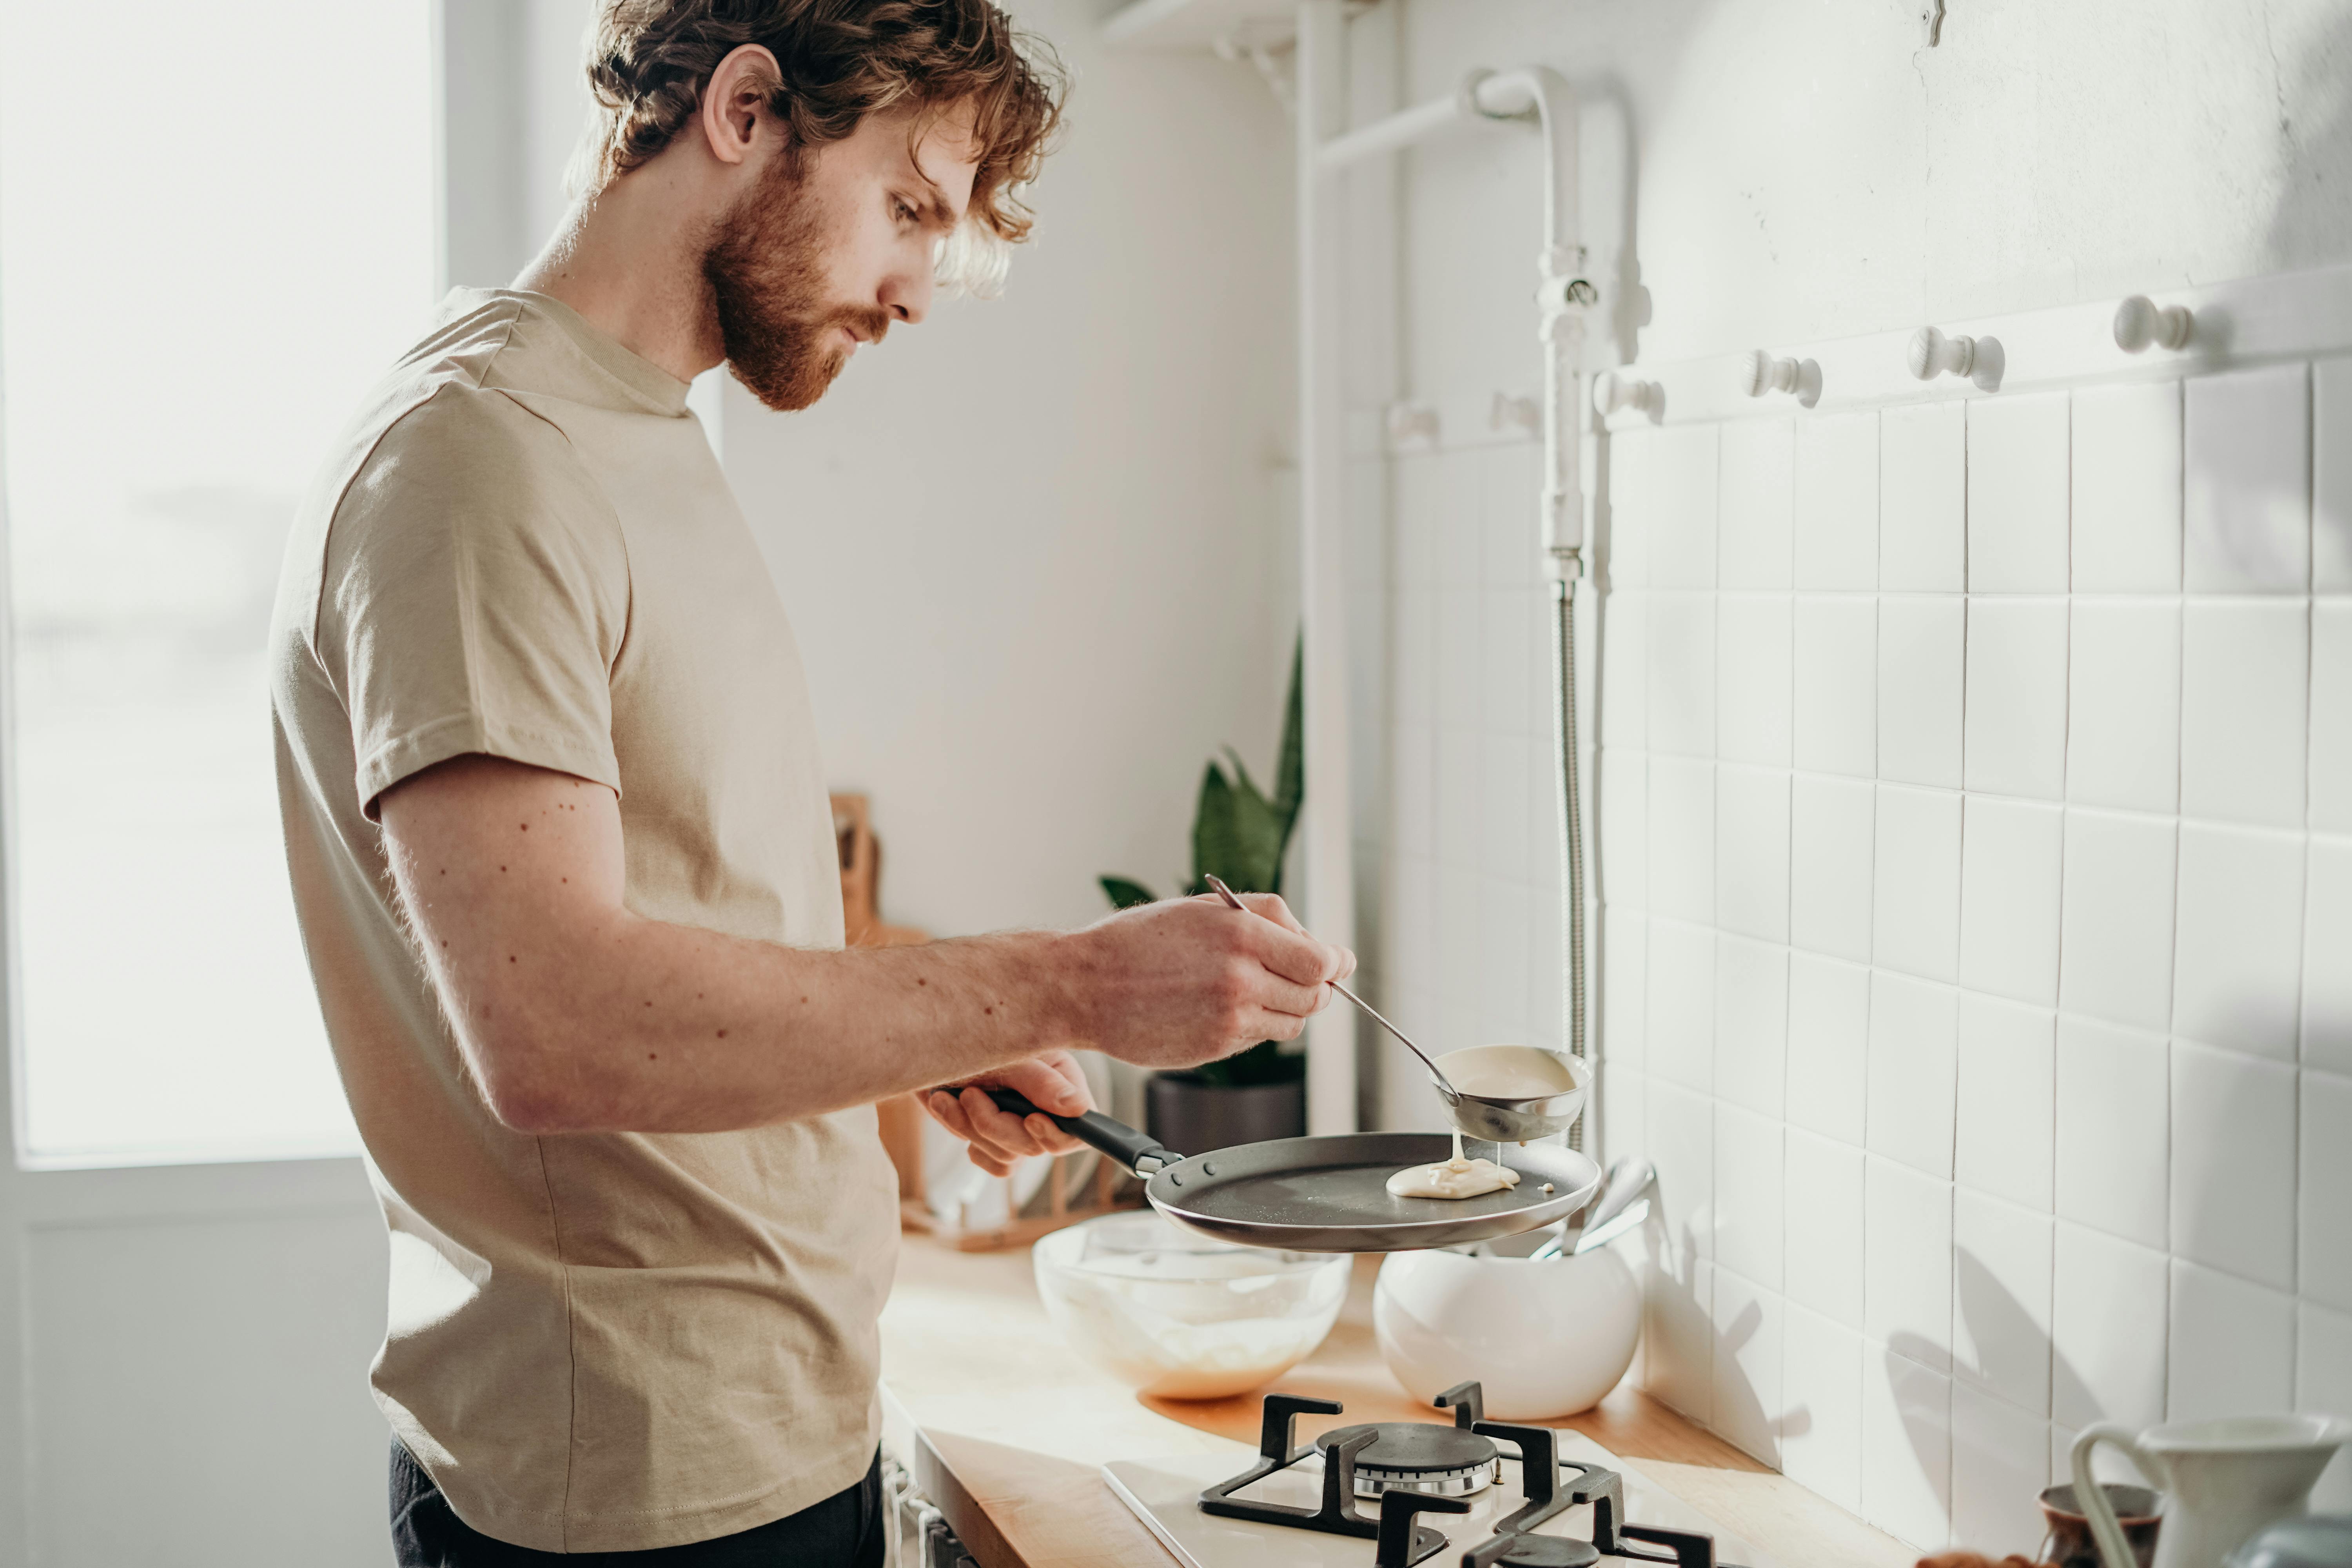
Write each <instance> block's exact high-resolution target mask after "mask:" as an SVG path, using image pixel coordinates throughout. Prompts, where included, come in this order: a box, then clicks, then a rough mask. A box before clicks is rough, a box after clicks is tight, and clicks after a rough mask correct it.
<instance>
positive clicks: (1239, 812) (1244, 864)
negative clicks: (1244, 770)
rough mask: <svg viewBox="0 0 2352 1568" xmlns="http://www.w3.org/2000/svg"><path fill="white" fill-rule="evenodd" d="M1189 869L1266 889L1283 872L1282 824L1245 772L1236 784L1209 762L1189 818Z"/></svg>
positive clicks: (1245, 888)
mask: <svg viewBox="0 0 2352 1568" xmlns="http://www.w3.org/2000/svg"><path fill="white" fill-rule="evenodd" d="M1192 874H1193V877H1194V879H1195V880H1196V881H1200V882H1203V883H1205V882H1206V881H1207V879H1208V878H1209V877H1210V876H1212V875H1214V876H1216V877H1218V878H1221V879H1223V881H1224V882H1225V884H1226V885H1227V886H1229V887H1231V888H1232V889H1234V891H1235V892H1237V893H1270V892H1273V891H1274V890H1275V885H1276V882H1277V881H1278V880H1279V879H1280V878H1281V874H1282V825H1281V823H1280V821H1279V820H1278V819H1277V818H1276V816H1275V812H1274V807H1273V806H1272V805H1268V804H1267V802H1266V799H1265V796H1264V795H1260V794H1259V793H1258V792H1257V789H1256V787H1255V785H1253V784H1249V783H1248V781H1247V778H1246V776H1244V780H1243V782H1242V783H1241V784H1238V785H1236V784H1234V782H1233V781H1231V780H1229V779H1227V778H1226V777H1225V774H1224V771H1223V769H1221V768H1219V767H1218V766H1217V764H1216V763H1210V764H1209V765H1208V767H1207V768H1206V769H1205V770H1204V771H1203V772H1202V775H1201V801H1200V805H1199V808H1198V809H1197V811H1196V812H1195V813H1194V816H1193V818H1192Z"/></svg>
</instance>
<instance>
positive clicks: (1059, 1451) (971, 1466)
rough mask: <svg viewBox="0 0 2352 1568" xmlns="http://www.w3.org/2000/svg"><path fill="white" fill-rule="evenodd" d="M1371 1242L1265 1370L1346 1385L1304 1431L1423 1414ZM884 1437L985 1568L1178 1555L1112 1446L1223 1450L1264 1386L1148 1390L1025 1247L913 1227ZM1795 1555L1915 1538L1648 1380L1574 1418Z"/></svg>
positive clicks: (1796, 1565)
mask: <svg viewBox="0 0 2352 1568" xmlns="http://www.w3.org/2000/svg"><path fill="white" fill-rule="evenodd" d="M1378 1261H1379V1260H1378V1259H1377V1258H1364V1259H1360V1261H1359V1266H1358V1268H1357V1271H1356V1277H1355V1279H1354V1282H1353V1288H1352V1289H1351V1290H1350V1292H1349V1299H1348V1304H1347V1306H1346V1308H1345V1309H1344V1310H1342V1312H1341V1314H1340V1318H1339V1326H1338V1327H1337V1328H1335V1329H1333V1330H1332V1331H1331V1337H1330V1338H1329V1339H1328V1340H1326V1341H1325V1342H1324V1343H1323V1347H1322V1348H1321V1349H1320V1350H1318V1352H1316V1353H1315V1355H1314V1356H1313V1357H1312V1358H1311V1359H1309V1360H1308V1361H1307V1362H1304V1363H1301V1364H1299V1365H1298V1366H1296V1367H1294V1368H1292V1369H1291V1370H1290V1372H1288V1373H1286V1374H1285V1375H1284V1376H1282V1377H1281V1378H1279V1379H1277V1380H1276V1382H1275V1383H1274V1384H1272V1386H1273V1387H1274V1388H1275V1389H1277V1390H1279V1391H1281V1392H1283V1393H1286V1394H1307V1395H1313V1396H1315V1397H1318V1398H1325V1399H1336V1400H1339V1401H1340V1402H1341V1403H1342V1404H1344V1405H1346V1406H1347V1414H1346V1415H1344V1416H1341V1417H1334V1418H1326V1417H1316V1416H1301V1417H1300V1418H1299V1423H1298V1434H1299V1439H1300V1440H1301V1441H1302V1442H1303V1441H1306V1440H1307V1438H1308V1437H1309V1436H1312V1435H1313V1434H1315V1433H1318V1432H1320V1431H1321V1430H1323V1429H1324V1428H1325V1427H1327V1426H1334V1425H1338V1424H1339V1423H1340V1422H1342V1421H1377V1420H1427V1419H1429V1418H1430V1414H1431V1413H1430V1412H1429V1411H1427V1410H1425V1409H1423V1408H1422V1407H1421V1406H1419V1405H1414V1404H1412V1402H1411V1401H1410V1400H1409V1399H1408V1398H1407V1397H1406V1395H1405V1394H1404V1392H1403V1391H1402V1389H1400V1388H1399V1387H1398V1386H1397V1385H1396V1383H1395V1381H1394V1380H1393V1379H1391V1377H1390V1376H1389V1373H1388V1369H1387V1368H1386V1367H1384V1366H1382V1365H1381V1359H1380V1352H1379V1349H1378V1347H1377V1346H1376V1345H1375V1344H1374V1342H1373V1339H1372V1327H1371V1281H1372V1275H1373V1273H1374V1272H1375V1269H1376V1268H1377V1265H1378ZM882 1374H883V1393H884V1402H885V1413H886V1430H885V1436H884V1442H885V1444H886V1445H887V1447H890V1449H891V1450H892V1452H893V1453H895V1454H897V1455H898V1456H899V1458H901V1459H902V1460H904V1461H905V1462H907V1463H908V1467H909V1468H911V1469H912V1470H913V1471H914V1472H915V1477H916V1485H917V1486H918V1487H919V1489H921V1490H922V1492H923V1493H924V1495H925V1496H927V1497H929V1499H930V1500H932V1501H933V1502H934V1503H936V1504H938V1505H939V1508H940V1511H941V1512H942V1513H943V1514H945V1515H946V1517H947V1521H948V1524H949V1526H950V1528H951V1529H953V1530H954V1531H955V1532H956V1534H957V1535H958V1536H959V1537H961V1539H962V1541H963V1542H964V1545H965V1547H966V1548H967V1549H968V1550H969V1551H970V1552H971V1554H972V1556H973V1557H974V1558H975V1559H976V1560H977V1561H978V1562H979V1563H980V1565H981V1568H1049V1565H1059V1564H1076V1563H1095V1564H1114V1565H1118V1568H1171V1559H1170V1557H1169V1555H1168V1553H1167V1552H1166V1550H1165V1549H1163V1548H1162V1547H1161V1546H1160V1543H1159V1542H1157V1541H1156V1540H1154V1539H1153V1538H1152V1536H1151V1534H1150V1532H1149V1531H1146V1530H1145V1529H1144V1527H1143V1525H1142V1523H1141V1521H1139V1520H1137V1519H1136V1518H1135V1516H1134V1515H1133V1514H1131V1513H1129V1511H1128V1510H1127V1508H1126V1507H1125V1505H1123V1504H1122V1503H1120V1502H1119V1500H1118V1499H1117V1498H1116V1497H1114V1496H1113V1495H1112V1494H1111V1491H1110V1489H1109V1488H1108V1486H1106V1485H1104V1483H1103V1480H1102V1478H1101V1475H1100V1473H1099V1469H1098V1467H1099V1466H1100V1465H1101V1464H1102V1462H1103V1461H1104V1460H1106V1459H1110V1458H1157V1457H1161V1456H1167V1455H1174V1454H1182V1453H1202V1452H1223V1453H1226V1454H1229V1455H1230V1456H1231V1458H1233V1460H1234V1469H1236V1470H1239V1469H1240V1468H1243V1466H1244V1464H1246V1463H1247V1461H1248V1458H1249V1456H1250V1455H1251V1454H1252V1453H1253V1452H1255V1447H1256V1443H1257V1424H1258V1414H1257V1412H1258V1395H1257V1394H1249V1395H1246V1396H1244V1397H1242V1398H1237V1399H1224V1400H1213V1401H1207V1402H1197V1403H1196V1402H1185V1401H1176V1400H1149V1401H1147V1400H1142V1399H1139V1398H1138V1397H1137V1395H1136V1394H1134V1393H1132V1392H1131V1391H1130V1390H1129V1389H1128V1388H1127V1387H1126V1386H1124V1385H1123V1384H1119V1383H1118V1382H1116V1381H1114V1380H1113V1379H1112V1378H1111V1377H1110V1376H1108V1374H1107V1373H1101V1372H1098V1371H1097V1370H1096V1369H1095V1368H1094V1367H1093V1366H1092V1365H1091V1364H1089V1363H1087V1362H1085V1361H1083V1360H1082V1359H1080V1358H1079V1357H1078V1356H1077V1355H1076V1354H1075V1353H1074V1352H1071V1351H1070V1350H1069V1349H1068V1348H1067V1347H1066V1345H1064V1344H1063V1343H1062V1342H1061V1338H1060V1336H1059V1334H1058V1333H1057V1332H1056V1331H1055V1329H1054V1327H1053V1325H1052V1323H1051V1322H1050V1321H1048V1320H1047V1318H1046V1316H1045V1307H1044V1305H1043V1304H1042V1303H1041V1302H1040V1301H1039V1300H1037V1292H1036V1287H1035V1285H1034V1281H1033V1279H1032V1277H1031V1274H1030V1268H1029V1255H1028V1253H1027V1252H1026V1251H1021V1252H1001V1253H959V1252H953V1251H950V1250H948V1249H947V1248H944V1247H938V1246H935V1245H932V1244H930V1243H928V1242H926V1241H924V1240H923V1239H922V1238H920V1237H911V1236H910V1237H908V1238H907V1245H906V1247H905V1249H904V1251H903V1253H902V1255H901V1257H900V1259H899V1264H898V1285H897V1288H896V1289H894V1290H893V1291H892V1292H891V1296H890V1302H889V1305H888V1307H887V1309H885V1310H884V1311H883V1314H882ZM1549 1425H1552V1426H1570V1427H1573V1428H1575V1429H1576V1430H1578V1431H1580V1432H1582V1433H1584V1434H1585V1435H1586V1436H1590V1437H1591V1439H1592V1440H1593V1441H1594V1442H1596V1443H1599V1444H1601V1446H1602V1447H1605V1448H1608V1449H1610V1450H1611V1451H1612V1452H1613V1453H1616V1454H1619V1455H1622V1457H1624V1458H1628V1459H1633V1460H1637V1461H1639V1462H1640V1464H1641V1468H1643V1470H1644V1471H1645V1472H1647V1473H1648V1474H1649V1475H1650V1477H1651V1478H1652V1479H1654V1480H1655V1481H1656V1482H1657V1483H1658V1484H1659V1485H1661V1486H1663V1487H1664V1488H1666V1489H1669V1490H1671V1491H1673V1492H1675V1493H1676V1494H1677V1495H1679V1496H1680V1497H1681V1498H1682V1499H1683V1500H1685V1501H1686V1502H1688V1503H1690V1504H1691V1506H1693V1507H1694V1508H1696V1509H1699V1510H1702V1511H1704V1512H1706V1514H1708V1515H1710V1516H1711V1517H1713V1518H1714V1519H1716V1520H1717V1521H1720V1522H1721V1523H1722V1524H1723V1525H1724V1526H1725V1527H1726V1528H1727V1529H1729V1530H1732V1531H1737V1532H1738V1533H1739V1534H1741V1535H1744V1536H1746V1537H1747V1538H1748V1540H1749V1541H1751V1542H1754V1543H1755V1544H1756V1545H1757V1546H1758V1547H1759V1548H1761V1549H1762V1550H1763V1551H1765V1552H1769V1553H1770V1554H1771V1555H1772V1556H1774V1557H1775V1558H1777V1559H1779V1560H1780V1562H1781V1563H1784V1564H1788V1565H1790V1568H1837V1565H1851V1568H1912V1564H1913V1563H1916V1561H1917V1553H1916V1552H1912V1551H1911V1550H1910V1549H1908V1548H1907V1547H1905V1546H1904V1545H1902V1544H1901V1543H1900V1542H1896V1541H1895V1539H1894V1538H1893V1537H1891V1536H1887V1535H1885V1534H1882V1533H1880V1532H1879V1531H1876V1530H1874V1529H1872V1528H1871V1527H1870V1526H1868V1525H1866V1524H1864V1523H1863V1522H1862V1521H1860V1520H1858V1519H1856V1518H1854V1517H1853V1515H1852V1514H1849V1513H1847V1512H1846V1511H1844V1510H1843V1509H1840V1508H1838V1507H1837V1506H1836V1505H1835V1504H1833V1503H1831V1502H1828V1501H1826V1500H1823V1499H1822V1498H1821V1497H1819V1496H1817V1495H1815V1494H1814V1493H1812V1492H1811V1491H1808V1490H1806V1489H1804V1488H1803V1487H1801V1486H1799V1485H1797V1483H1795V1482H1794V1481H1790V1480H1788V1479H1784V1478H1782V1477H1781V1476H1779V1475H1777V1474H1775V1473H1773V1472H1772V1471H1769V1470H1768V1469H1766V1468H1764V1467H1762V1466H1760V1465H1759V1464H1758V1463H1756V1461H1755V1460H1753V1459H1750V1458H1748V1456H1746V1455H1745V1454H1742V1453H1740V1452H1739V1451H1738V1449H1736V1448H1734V1447H1731V1446H1730V1445H1728V1444H1727V1443H1725V1442H1724V1441H1722V1440H1721V1439H1720V1438H1718V1437H1716V1436H1713V1435H1712V1434H1710V1433H1707V1432H1705V1431H1702V1430H1700V1429H1699V1428H1698V1427H1696V1426H1692V1425H1691V1424H1690V1423H1689V1422H1687V1421H1685V1420H1684V1419H1683V1418H1682V1417H1681V1416H1679V1415H1675V1413H1674V1412H1673V1411H1671V1410H1669V1409H1667V1408H1666V1407H1665V1406H1664V1405H1661V1404H1659V1403H1658V1402H1657V1401H1655V1400H1654V1399H1652V1398H1650V1397H1649V1396H1648V1395H1647V1394H1643V1393H1642V1392H1641V1391H1640V1390H1639V1389H1636V1388H1633V1387H1631V1386H1624V1387H1620V1388H1619V1389H1618V1390H1617V1391H1616V1392H1615V1393H1614V1394H1611V1395H1610V1396H1609V1397H1608V1398H1607V1399H1605V1400H1603V1401H1602V1402H1601V1405H1600V1406H1599V1408H1597V1409H1594V1410H1591V1411H1588V1412H1586V1413H1585V1414H1584V1415H1576V1416H1570V1417H1569V1418H1568V1419H1566V1420H1564V1421H1558V1422H1552V1423H1549Z"/></svg>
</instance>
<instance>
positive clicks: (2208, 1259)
mask: <svg viewBox="0 0 2352 1568" xmlns="http://www.w3.org/2000/svg"><path fill="white" fill-rule="evenodd" d="M2294 1089H2295V1069H2294V1068H2292V1067H2288V1066H2286V1065H2285V1064H2284V1063H2281V1062H2266V1061H2261V1060H2258V1059H2256V1058H2252V1057H2245V1056H2240V1055H2239V1054H2238V1053H2237V1052H2235V1051H2216V1050H2210V1049H2208V1048H2207V1047H2203V1046H2198V1045H2191V1044H2190V1043H2189V1041H2187V1040H2175V1041H2174V1042H2173V1043H2172V1250H2173V1253H2174V1255H2175V1256H2177V1257H2180V1258H2188V1259H2189V1260H2190V1261H2192V1262H2196V1263H2202V1264H2205V1265H2208V1266H2209V1267H2210V1268H2223V1269H2227V1270H2229V1271H2230V1272H2231V1273H2232V1274H2238V1275H2242V1276H2244V1277H2245V1278H2246V1279H2252V1280H2254V1281H2256V1282H2258V1283H2260V1284H2263V1285H2270V1286H2274V1287H2276V1288H2277V1289H2281V1290H2293V1289H2294V1231H2295V1213H2294V1208H2295V1201H2294V1200H2295V1158H2294V1155H2295V1115H2294Z"/></svg>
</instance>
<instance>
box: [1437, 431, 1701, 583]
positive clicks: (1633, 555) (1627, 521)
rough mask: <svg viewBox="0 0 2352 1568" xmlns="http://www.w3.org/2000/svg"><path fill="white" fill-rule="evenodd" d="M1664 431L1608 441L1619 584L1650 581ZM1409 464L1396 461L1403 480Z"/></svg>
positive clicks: (1612, 544) (1611, 539)
mask: <svg viewBox="0 0 2352 1568" xmlns="http://www.w3.org/2000/svg"><path fill="white" fill-rule="evenodd" d="M1664 434H1665V433H1664V431H1662V430H1623V431H1619V432H1617V433H1616V434H1614V435H1612V436H1611V437H1609V440H1608V442H1607V444H1606V451H1607V455H1608V463H1609V471H1608V480H1607V483H1608V487H1609V524H1608V534H1607V539H1608V557H1607V559H1608V565H1609V579H1610V581H1611V582H1612V583H1613V584H1617V585H1618V586H1620V587H1628V588H1639V587H1644V586H1647V585H1648V584H1649V581H1650V552H1649V550H1648V549H1647V548H1646V547H1647V545H1648V543H1649V531H1650V527H1649V525H1650V517H1651V507H1650V497H1649V483H1648V481H1649V477H1650V470H1651V469H1652V468H1654V466H1655V459H1654V458H1653V456H1652V454H1653V453H1654V452H1655V451H1656V449H1657V446H1658V443H1659V441H1660V440H1661V439H1663V438H1664ZM1409 466H1410V465H1408V464H1406V463H1403V462H1400V463H1399V464H1398V465H1397V467H1398V470H1399V475H1400V483H1402V472H1403V470H1404V469H1405V468H1407V467H1409Z"/></svg>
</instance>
